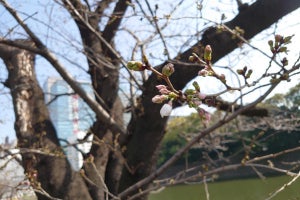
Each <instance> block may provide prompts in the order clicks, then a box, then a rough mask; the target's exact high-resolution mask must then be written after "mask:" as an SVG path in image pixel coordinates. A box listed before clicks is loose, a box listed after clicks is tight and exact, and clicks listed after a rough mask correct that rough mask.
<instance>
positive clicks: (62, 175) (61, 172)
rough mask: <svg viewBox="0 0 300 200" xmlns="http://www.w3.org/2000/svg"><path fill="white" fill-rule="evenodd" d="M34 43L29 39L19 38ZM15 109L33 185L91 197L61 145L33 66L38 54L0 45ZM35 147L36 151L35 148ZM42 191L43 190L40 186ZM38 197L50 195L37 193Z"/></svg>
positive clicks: (64, 194) (55, 193)
mask: <svg viewBox="0 0 300 200" xmlns="http://www.w3.org/2000/svg"><path fill="white" fill-rule="evenodd" d="M18 42H22V43H24V44H27V45H33V43H32V42H30V41H28V40H19V41H18ZM0 55H1V58H2V59H3V60H4V62H5V64H6V67H7V70H8V79H7V81H6V85H7V87H9V88H10V90H11V95H12V98H13V104H14V111H15V118H16V121H15V131H16V134H17V138H18V147H19V148H20V152H21V155H22V165H23V167H24V170H25V172H26V174H27V177H28V179H29V180H30V182H31V185H32V187H33V188H35V189H37V190H40V186H41V188H42V189H43V190H45V191H47V193H48V194H49V195H50V196H53V197H56V198H61V199H91V197H90V195H89V193H88V190H87V188H86V186H85V184H84V181H83V179H82V177H81V176H80V174H79V173H77V172H74V171H73V170H72V168H71V167H70V164H69V163H68V161H67V159H66V156H65V155H64V153H63V151H62V149H61V148H60V145H59V141H58V138H57V135H56V131H55V129H54V127H53V124H52V122H51V119H50V117H49V113H48V109H47V107H46V105H45V101H44V94H43V91H42V89H41V88H40V86H39V84H38V82H37V79H36V75H35V69H34V59H35V55H34V54H32V53H30V52H28V51H25V50H22V49H18V48H15V47H10V46H5V45H0ZM33 151H34V152H33ZM40 191H41V190H40ZM36 194H37V196H38V199H49V198H48V197H47V196H46V195H45V194H41V193H36Z"/></svg>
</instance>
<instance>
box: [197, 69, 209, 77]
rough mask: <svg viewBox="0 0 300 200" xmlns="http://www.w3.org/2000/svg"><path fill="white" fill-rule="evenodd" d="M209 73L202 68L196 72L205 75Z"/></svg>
mask: <svg viewBox="0 0 300 200" xmlns="http://www.w3.org/2000/svg"><path fill="white" fill-rule="evenodd" d="M208 74H209V72H208V71H207V70H205V69H202V70H200V71H199V72H198V75H199V76H207V75H208Z"/></svg>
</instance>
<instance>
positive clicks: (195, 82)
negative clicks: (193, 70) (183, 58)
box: [193, 81, 200, 92]
mask: <svg viewBox="0 0 300 200" xmlns="http://www.w3.org/2000/svg"><path fill="white" fill-rule="evenodd" d="M193 86H194V88H195V90H196V91H198V92H200V85H199V84H198V82H197V81H194V82H193Z"/></svg>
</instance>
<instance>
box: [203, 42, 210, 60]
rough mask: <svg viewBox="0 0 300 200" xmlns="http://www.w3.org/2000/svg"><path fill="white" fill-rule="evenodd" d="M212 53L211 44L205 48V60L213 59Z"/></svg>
mask: <svg viewBox="0 0 300 200" xmlns="http://www.w3.org/2000/svg"><path fill="white" fill-rule="evenodd" d="M211 53H212V49H211V46H210V45H206V46H205V49H204V60H205V61H211Z"/></svg>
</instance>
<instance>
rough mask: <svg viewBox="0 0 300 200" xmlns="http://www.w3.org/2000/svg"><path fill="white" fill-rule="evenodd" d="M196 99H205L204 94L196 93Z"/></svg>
mask: <svg viewBox="0 0 300 200" xmlns="http://www.w3.org/2000/svg"><path fill="white" fill-rule="evenodd" d="M198 97H199V98H200V99H202V100H203V99H205V97H206V94H203V93H200V92H199V93H198Z"/></svg>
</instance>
